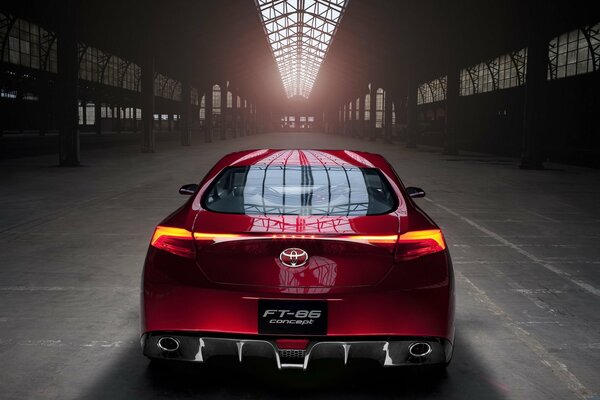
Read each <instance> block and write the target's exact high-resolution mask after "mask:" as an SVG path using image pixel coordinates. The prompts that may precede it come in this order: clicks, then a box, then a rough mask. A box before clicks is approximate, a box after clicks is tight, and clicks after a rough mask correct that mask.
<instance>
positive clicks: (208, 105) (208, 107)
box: [204, 84, 213, 143]
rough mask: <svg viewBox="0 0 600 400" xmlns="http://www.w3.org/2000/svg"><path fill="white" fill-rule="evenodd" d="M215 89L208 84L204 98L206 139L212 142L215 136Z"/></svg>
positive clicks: (207, 141)
mask: <svg viewBox="0 0 600 400" xmlns="http://www.w3.org/2000/svg"><path fill="white" fill-rule="evenodd" d="M212 91H213V89H212V85H211V84H208V85H207V89H206V97H205V99H204V116H205V118H204V141H205V142H206V143H210V142H212V137H213V92H212Z"/></svg>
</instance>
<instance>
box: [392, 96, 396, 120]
mask: <svg viewBox="0 0 600 400" xmlns="http://www.w3.org/2000/svg"><path fill="white" fill-rule="evenodd" d="M392 126H396V102H394V101H392Z"/></svg>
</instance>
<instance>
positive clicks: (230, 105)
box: [227, 91, 233, 108]
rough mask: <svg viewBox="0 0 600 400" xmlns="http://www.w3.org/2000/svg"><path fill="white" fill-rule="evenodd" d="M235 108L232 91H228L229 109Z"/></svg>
mask: <svg viewBox="0 0 600 400" xmlns="http://www.w3.org/2000/svg"><path fill="white" fill-rule="evenodd" d="M232 107H233V94H232V93H231V92H230V91H227V108H232Z"/></svg>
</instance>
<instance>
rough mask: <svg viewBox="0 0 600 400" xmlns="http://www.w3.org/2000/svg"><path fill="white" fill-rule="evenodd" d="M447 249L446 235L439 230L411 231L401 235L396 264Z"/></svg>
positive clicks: (397, 247)
mask: <svg viewBox="0 0 600 400" xmlns="http://www.w3.org/2000/svg"><path fill="white" fill-rule="evenodd" d="M445 248H446V242H445V240H444V235H442V231H441V230H439V229H429V230H425V231H411V232H406V233H403V234H401V235H400V236H399V237H398V243H397V244H396V254H395V255H394V258H395V260H396V262H400V261H408V260H413V259H415V258H418V257H422V256H424V255H427V254H432V253H437V252H439V251H442V250H444V249H445Z"/></svg>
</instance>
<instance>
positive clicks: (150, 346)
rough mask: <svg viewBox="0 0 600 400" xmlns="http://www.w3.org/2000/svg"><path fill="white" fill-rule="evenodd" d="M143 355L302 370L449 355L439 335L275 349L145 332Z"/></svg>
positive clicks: (257, 342)
mask: <svg viewBox="0 0 600 400" xmlns="http://www.w3.org/2000/svg"><path fill="white" fill-rule="evenodd" d="M161 338H169V339H174V340H175V342H176V343H177V348H176V349H171V350H165V349H164V348H162V347H161V346H159V340H160V339H161ZM141 342H142V348H143V351H144V355H145V356H147V357H150V358H152V359H170V360H180V361H193V362H206V361H207V360H209V359H210V358H212V357H215V356H231V357H235V358H237V359H238V361H239V362H240V363H241V362H243V360H244V358H246V357H263V358H271V359H274V360H275V362H276V365H277V368H278V369H304V370H305V369H306V368H307V367H308V364H309V362H311V361H313V360H315V359H320V358H327V359H339V360H342V361H343V362H344V364H347V363H348V361H350V360H353V359H369V360H374V361H377V362H379V363H380V364H381V365H382V366H384V367H393V366H406V365H418V364H445V363H447V362H449V361H450V359H451V357H452V344H451V343H450V342H449V341H448V340H445V339H440V338H430V337H425V338H419V337H414V338H391V339H387V340H382V339H376V338H374V339H372V340H370V339H369V340H311V341H310V342H309V344H308V347H306V349H304V350H297V349H296V350H290V349H279V348H278V347H277V343H276V342H275V340H273V339H272V338H265V339H260V338H225V337H214V336H210V335H204V334H200V333H192V332H176V333H171V332H149V333H146V334H144V335H143V336H142V341H141ZM415 343H426V344H428V345H429V346H430V351H428V352H427V354H424V355H422V356H414V355H411V354H410V348H411V345H414V344H415Z"/></svg>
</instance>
